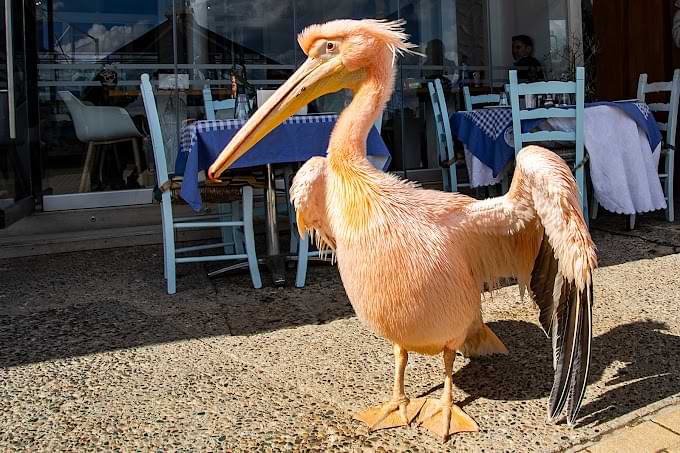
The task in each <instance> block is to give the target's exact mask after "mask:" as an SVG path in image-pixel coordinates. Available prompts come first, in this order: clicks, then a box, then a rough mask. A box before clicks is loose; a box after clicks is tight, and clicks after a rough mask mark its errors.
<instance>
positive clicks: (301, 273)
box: [295, 233, 309, 288]
mask: <svg viewBox="0 0 680 453" xmlns="http://www.w3.org/2000/svg"><path fill="white" fill-rule="evenodd" d="M308 260H309V234H308V233H305V237H304V238H300V242H299V243H298V262H297V272H296V274H295V287H296V288H304V286H305V281H306V280H307V261H308Z"/></svg>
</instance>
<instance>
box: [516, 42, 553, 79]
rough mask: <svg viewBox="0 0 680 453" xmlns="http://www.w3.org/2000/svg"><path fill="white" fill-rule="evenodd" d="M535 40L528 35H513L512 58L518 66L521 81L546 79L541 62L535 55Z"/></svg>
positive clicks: (518, 76)
mask: <svg viewBox="0 0 680 453" xmlns="http://www.w3.org/2000/svg"><path fill="white" fill-rule="evenodd" d="M533 53H534V41H533V39H531V38H530V37H529V36H527V35H517V36H513V37H512V58H513V59H514V60H515V68H517V78H518V79H519V81H520V82H537V81H541V80H545V76H544V75H543V68H542V67H541V62H540V61H538V60H537V59H536V58H534V57H533Z"/></svg>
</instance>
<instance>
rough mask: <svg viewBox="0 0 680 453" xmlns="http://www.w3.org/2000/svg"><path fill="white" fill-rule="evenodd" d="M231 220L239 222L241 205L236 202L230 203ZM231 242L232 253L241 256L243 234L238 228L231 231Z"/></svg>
mask: <svg viewBox="0 0 680 453" xmlns="http://www.w3.org/2000/svg"><path fill="white" fill-rule="evenodd" d="M231 220H232V221H234V222H237V221H239V220H241V204H240V203H239V202H238V201H232V202H231ZM231 236H232V240H233V241H234V253H236V254H237V255H243V253H244V250H243V233H242V232H241V229H240V228H238V227H234V228H232V230H231Z"/></svg>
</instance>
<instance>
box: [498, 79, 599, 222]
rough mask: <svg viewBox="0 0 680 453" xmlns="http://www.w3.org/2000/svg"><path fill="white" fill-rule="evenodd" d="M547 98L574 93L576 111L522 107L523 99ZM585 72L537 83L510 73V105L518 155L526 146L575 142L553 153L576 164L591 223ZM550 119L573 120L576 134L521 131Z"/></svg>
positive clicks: (576, 171)
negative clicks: (571, 78)
mask: <svg viewBox="0 0 680 453" xmlns="http://www.w3.org/2000/svg"><path fill="white" fill-rule="evenodd" d="M528 94H531V95H539V94H543V95H547V94H574V95H576V108H574V109H565V108H537V109H530V110H526V109H524V110H523V109H522V108H520V102H519V98H520V96H526V95H528ZM584 100H585V69H584V68H582V67H579V68H576V81H575V82H558V81H552V82H535V83H517V71H515V70H512V71H510V103H511V105H512V130H513V136H514V141H515V155H517V153H519V152H520V150H521V149H522V148H523V147H524V145H525V144H526V143H536V142H539V143H541V144H546V143H548V142H553V143H554V142H574V145H575V149H574V148H572V149H567V150H565V149H562V148H560V147H556V148H553V147H551V148H553V149H552V150H553V151H554V152H555V153H556V154H558V155H559V156H560V157H562V158H563V159H564V160H565V161H567V162H568V163H571V162H573V166H572V167H571V169H572V172H573V173H575V174H576V185H577V186H578V190H579V193H580V195H581V206H582V209H583V216H584V218H585V220H586V222H588V197H587V196H586V179H585V164H586V162H587V160H586V156H585V146H584V143H583V117H584V112H585V101H584ZM548 118H574V119H575V120H576V128H575V130H574V131H573V132H564V131H539V132H522V127H521V124H522V121H523V120H533V119H548Z"/></svg>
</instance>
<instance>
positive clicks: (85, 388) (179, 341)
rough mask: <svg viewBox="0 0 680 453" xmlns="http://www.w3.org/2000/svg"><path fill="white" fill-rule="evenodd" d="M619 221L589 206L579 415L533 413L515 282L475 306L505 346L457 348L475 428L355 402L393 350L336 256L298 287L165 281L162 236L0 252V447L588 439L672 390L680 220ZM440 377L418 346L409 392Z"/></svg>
mask: <svg viewBox="0 0 680 453" xmlns="http://www.w3.org/2000/svg"><path fill="white" fill-rule="evenodd" d="M623 225H624V220H623V219H622V218H621V217H614V218H609V219H606V218H605V219H602V220H598V222H596V223H595V224H594V230H593V234H594V237H595V240H596V242H597V245H598V247H599V249H600V261H601V265H602V267H601V268H600V269H599V270H598V271H597V274H596V287H595V297H596V307H595V317H594V323H595V339H594V343H593V355H594V359H593V363H592V377H591V380H590V386H589V388H588V392H587V396H586V401H585V403H584V406H583V409H582V412H581V415H582V417H581V420H580V423H579V426H578V428H577V429H573V430H572V429H568V428H567V427H566V426H565V425H564V424H563V423H559V424H557V425H548V424H546V423H545V422H544V413H545V405H546V399H547V395H548V393H549V391H550V386H551V380H552V371H551V350H550V343H549V341H548V340H546V338H545V337H544V336H543V334H542V333H541V332H540V330H539V328H538V326H537V324H536V312H535V310H534V308H533V307H532V306H531V304H530V303H528V302H527V301H521V300H520V298H519V296H518V294H517V291H516V288H515V287H510V288H506V289H503V290H501V291H499V292H498V293H496V294H495V295H494V297H493V299H492V300H491V299H487V301H486V302H485V305H484V311H485V318H486V319H487V320H488V321H489V322H490V324H491V326H492V328H493V330H494V331H496V333H497V334H498V335H499V336H500V337H501V338H502V339H503V340H504V342H505V344H506V345H507V346H508V347H509V349H510V351H511V355H509V356H507V357H493V358H484V359H477V360H473V361H469V360H463V359H462V358H459V359H458V360H457V361H456V365H455V376H454V383H455V385H456V399H457V401H459V402H460V403H461V404H462V405H463V406H464V407H465V410H466V411H467V412H468V413H470V414H471V415H472V416H473V417H475V419H476V420H477V421H478V422H479V424H480V426H481V428H482V432H480V433H476V434H463V435H457V436H455V437H454V438H453V439H452V440H450V441H449V442H448V444H446V445H442V444H440V443H439V442H438V441H437V440H436V439H434V438H433V437H431V436H430V435H429V434H428V433H427V432H426V431H424V430H422V429H419V428H416V427H411V428H403V429H396V430H388V431H380V432H377V433H372V434H368V433H367V432H366V429H365V428H364V427H363V426H361V425H360V424H359V423H357V422H354V421H353V420H352V417H351V416H352V414H353V413H354V412H355V411H357V410H358V409H360V408H363V407H365V406H367V405H372V404H376V403H378V402H380V401H383V400H385V399H387V398H388V397H389V394H390V389H391V379H392V355H391V348H390V346H389V345H388V344H387V343H386V342H385V341H383V340H382V339H380V338H377V337H375V336H374V335H372V334H371V333H370V332H369V331H367V330H366V329H364V328H363V327H362V326H361V325H360V324H359V323H358V321H357V319H356V318H355V317H354V314H353V312H352V309H351V306H350V305H349V303H348V301H347V299H346V296H345V294H344V291H343V289H342V285H341V283H340V280H339V278H338V275H337V271H336V269H335V268H332V267H330V266H326V265H321V266H315V267H312V268H311V269H310V276H309V284H308V286H307V287H306V288H304V289H302V290H298V289H295V288H271V287H268V288H265V289H262V290H257V291H256V290H252V289H251V288H250V287H249V284H248V279H247V277H246V276H244V275H232V276H228V277H223V278H220V279H216V280H212V281H211V280H209V279H207V278H206V268H208V269H209V268H211V266H212V265H210V264H208V265H205V266H204V265H185V266H182V267H181V268H180V277H179V280H178V289H179V293H178V294H177V295H175V296H167V295H166V294H165V292H164V285H163V278H162V266H161V250H160V247H135V248H124V249H112V250H105V251H93V252H78V253H72V254H60V255H51V256H41V257H30V258H21V259H13V260H5V261H0V413H2V417H0V451H30V452H33V451H65V450H68V451H83V450H97V449H99V450H115V449H118V450H121V451H131V450H135V449H138V450H140V451H149V450H155V449H162V450H164V451H225V450H227V451H231V450H233V451H269V450H274V451H278V450H298V449H299V450H305V451H307V450H314V449H317V450H323V451H328V450H341V451H362V450H363V451H400V450H408V451H439V450H442V449H450V450H453V449H456V450H459V451H550V450H562V449H567V448H574V449H577V450H578V449H583V448H588V449H591V451H593V452H595V451H598V450H596V449H594V448H595V447H593V445H592V443H593V440H597V439H598V438H599V437H601V436H604V437H603V440H602V442H605V441H607V439H611V436H612V435H611V434H610V435H606V433H608V432H609V431H611V430H612V429H614V428H617V427H620V426H627V425H631V424H635V423H640V420H641V419H640V417H642V416H645V415H646V414H649V413H652V412H653V411H655V410H658V409H661V408H662V407H664V406H668V405H670V404H672V403H674V402H677V401H679V400H680V384H678V382H680V380H679V377H680V376H679V374H680V361H679V360H678V357H679V356H680V310H678V295H679V293H680V290H679V288H680V254H678V253H679V252H680V225H678V224H676V225H668V224H666V223H664V222H661V221H657V220H654V219H653V218H643V219H642V220H641V221H640V226H639V228H638V229H637V230H636V231H633V232H626V231H624V230H623ZM290 277H291V279H292V273H291V274H290ZM264 278H265V281H267V280H268V275H267V274H264ZM441 381H442V370H441V364H440V359H439V358H428V357H421V356H415V355H414V356H412V359H411V362H410V366H409V369H408V371H407V381H406V383H407V392H408V393H409V394H410V395H412V396H416V395H424V394H428V393H434V394H435V395H438V394H439V392H440V390H441ZM649 423H655V426H656V427H659V428H660V429H665V430H666V431H662V433H664V434H668V433H672V431H673V428H672V427H671V428H668V427H664V426H665V425H663V423H660V424H659V423H657V422H654V421H652V422H649ZM668 423H670V422H668ZM667 428H668V429H667ZM634 429H636V428H630V427H629V428H626V430H634ZM637 429H639V428H637ZM672 440H674V439H671V441H672ZM615 444H616V442H615ZM630 445H635V444H633V443H630V444H629V443H627V441H626V442H624V443H619V446H620V447H622V448H620V449H618V451H625V450H626V448H623V446H630ZM647 446H648V447H649V448H652V447H651V446H649V445H647ZM665 447H671V444H670V443H668V444H664V445H662V447H660V448H665ZM645 448H647V447H645ZM635 451H644V449H643V450H637V449H636V450H635ZM650 451H651V450H650ZM676 451H677V450H676Z"/></svg>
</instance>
